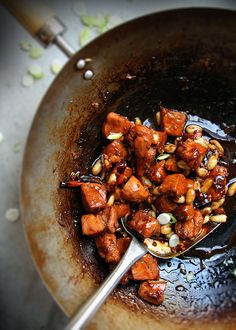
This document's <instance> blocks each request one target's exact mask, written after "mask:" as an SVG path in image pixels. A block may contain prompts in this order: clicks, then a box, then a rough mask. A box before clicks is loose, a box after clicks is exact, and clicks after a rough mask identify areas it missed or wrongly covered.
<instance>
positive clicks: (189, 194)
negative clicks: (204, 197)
mask: <svg viewBox="0 0 236 330" xmlns="http://www.w3.org/2000/svg"><path fill="white" fill-rule="evenodd" d="M195 197H196V192H195V190H194V189H193V188H190V189H188V190H187V193H186V197H185V202H186V204H192V203H193V201H194V199H195Z"/></svg>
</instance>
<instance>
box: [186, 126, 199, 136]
mask: <svg viewBox="0 0 236 330" xmlns="http://www.w3.org/2000/svg"><path fill="white" fill-rule="evenodd" d="M186 132H187V133H188V134H194V133H196V132H202V128H201V127H200V126H198V125H188V126H187V127H186Z"/></svg>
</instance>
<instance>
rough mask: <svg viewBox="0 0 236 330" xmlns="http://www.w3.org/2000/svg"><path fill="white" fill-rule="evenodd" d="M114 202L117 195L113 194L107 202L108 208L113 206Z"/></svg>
mask: <svg viewBox="0 0 236 330" xmlns="http://www.w3.org/2000/svg"><path fill="white" fill-rule="evenodd" d="M114 202H115V195H114V194H112V195H111V196H110V197H109V199H108V201H107V206H112V205H113V204H114Z"/></svg>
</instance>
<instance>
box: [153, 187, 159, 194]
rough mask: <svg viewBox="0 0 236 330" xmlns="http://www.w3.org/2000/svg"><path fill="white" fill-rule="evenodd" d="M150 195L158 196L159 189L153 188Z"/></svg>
mask: <svg viewBox="0 0 236 330" xmlns="http://www.w3.org/2000/svg"><path fill="white" fill-rule="evenodd" d="M152 193H153V194H154V195H156V196H158V195H160V189H159V187H156V188H154V189H153V191H152Z"/></svg>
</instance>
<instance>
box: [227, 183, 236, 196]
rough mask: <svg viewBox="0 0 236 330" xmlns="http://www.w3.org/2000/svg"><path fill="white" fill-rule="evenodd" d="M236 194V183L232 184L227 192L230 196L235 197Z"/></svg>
mask: <svg viewBox="0 0 236 330" xmlns="http://www.w3.org/2000/svg"><path fill="white" fill-rule="evenodd" d="M235 193H236V182H234V183H232V184H231V185H230V186H229V188H228V191H227V195H228V196H233V195H234V194H235Z"/></svg>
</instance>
